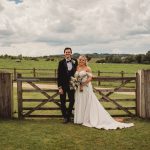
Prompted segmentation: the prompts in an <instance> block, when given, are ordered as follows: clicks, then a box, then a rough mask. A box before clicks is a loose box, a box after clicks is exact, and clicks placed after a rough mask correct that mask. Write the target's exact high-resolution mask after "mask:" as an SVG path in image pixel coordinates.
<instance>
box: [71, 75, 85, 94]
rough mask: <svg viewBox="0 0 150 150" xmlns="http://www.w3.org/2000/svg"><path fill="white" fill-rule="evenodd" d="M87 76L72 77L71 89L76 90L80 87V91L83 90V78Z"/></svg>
mask: <svg viewBox="0 0 150 150" xmlns="http://www.w3.org/2000/svg"><path fill="white" fill-rule="evenodd" d="M84 77H86V75H85V76H83V77H80V76H78V77H71V80H70V89H71V90H76V89H77V88H78V87H79V88H80V92H82V91H83V79H84Z"/></svg>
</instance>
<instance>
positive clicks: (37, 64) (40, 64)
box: [0, 58, 150, 73]
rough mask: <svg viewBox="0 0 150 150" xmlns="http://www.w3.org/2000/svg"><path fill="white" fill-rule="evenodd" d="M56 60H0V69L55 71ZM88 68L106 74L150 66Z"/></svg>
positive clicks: (129, 65)
mask: <svg viewBox="0 0 150 150" xmlns="http://www.w3.org/2000/svg"><path fill="white" fill-rule="evenodd" d="M57 66H58V60H55V61H45V60H44V59H40V60H39V61H34V60H22V61H21V62H20V63H18V62H15V60H11V59H2V58H0V68H14V67H15V68H18V69H32V68H39V69H57ZM89 66H90V67H91V68H92V70H93V71H95V72H96V71H98V70H100V71H106V72H120V71H125V72H127V73H135V72H137V70H139V69H150V65H146V64H97V63H94V62H89Z"/></svg>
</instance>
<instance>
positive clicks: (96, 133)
mask: <svg viewBox="0 0 150 150" xmlns="http://www.w3.org/2000/svg"><path fill="white" fill-rule="evenodd" d="M57 65H58V61H57V60H56V61H54V62H51V61H49V62H48V61H45V60H43V59H41V60H40V61H31V60H30V61H27V60H23V61H22V62H21V63H16V62H15V60H10V59H0V68H14V67H16V68H20V69H21V68H43V69H56V68H57ZM89 66H91V68H92V70H93V71H98V70H101V71H106V72H109V71H110V72H120V71H125V72H128V73H136V72H137V70H139V69H150V65H141V64H140V65H139V64H96V63H90V62H89ZM120 96H121V97H124V98H126V95H120ZM24 97H26V98H27V97H31V98H32V97H34V98H42V96H41V95H39V94H35V93H32V94H29V95H28V94H24ZM113 97H118V96H117V95H116V94H115V95H113ZM129 97H131V98H134V96H132V95H131V96H129ZM128 104H129V103H126V105H128ZM25 105H27V104H25ZM32 105H35V104H33V103H32V104H30V106H32ZM104 105H107V104H105V103H104ZM130 105H133V106H134V103H133V102H131V104H130ZM15 111H16V112H17V111H18V110H17V93H16V88H14V112H15ZM53 113H60V111H57V112H55V111H54V112H53ZM118 113H119V112H118ZM14 116H15V117H16V116H17V114H14ZM125 122H133V123H134V124H135V126H134V127H131V128H127V129H121V130H119V129H117V130H108V131H106V130H98V129H95V128H88V127H84V126H81V125H74V124H73V123H69V124H63V123H62V119H52V118H47V119H25V120H18V119H17V118H15V119H12V120H0V150H55V149H56V150H57V149H58V150H59V149H69V150H149V149H150V120H143V119H139V118H129V119H127V118H126V119H125Z"/></svg>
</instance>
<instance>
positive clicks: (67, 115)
mask: <svg viewBox="0 0 150 150" xmlns="http://www.w3.org/2000/svg"><path fill="white" fill-rule="evenodd" d="M63 91H64V93H63V94H60V102H61V112H62V115H63V117H64V118H67V119H70V117H71V115H72V110H73V105H74V101H75V100H74V93H75V91H74V90H70V89H69V88H67V89H63ZM66 95H68V99H69V106H68V108H67V107H66Z"/></svg>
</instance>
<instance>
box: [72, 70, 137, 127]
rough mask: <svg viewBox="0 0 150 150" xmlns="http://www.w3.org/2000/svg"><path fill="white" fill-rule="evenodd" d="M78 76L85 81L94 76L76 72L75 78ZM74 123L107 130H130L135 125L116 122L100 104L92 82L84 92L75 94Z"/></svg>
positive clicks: (84, 72) (78, 91)
mask: <svg viewBox="0 0 150 150" xmlns="http://www.w3.org/2000/svg"><path fill="white" fill-rule="evenodd" d="M86 75H87V76H86ZM77 76H79V77H81V78H82V77H84V78H83V80H86V79H87V77H88V76H92V73H89V72H86V71H80V72H78V71H76V73H75V77H77ZM74 123H76V124H82V125H84V126H87V127H95V128H98V129H106V130H108V129H117V128H128V127H131V126H133V125H134V124H133V123H121V122H117V121H116V120H114V119H113V118H112V117H111V116H110V114H109V113H108V112H107V111H106V110H105V109H104V107H103V106H102V105H101V104H100V102H99V100H98V98H97V97H96V95H95V94H94V92H93V88H92V84H91V82H90V83H88V85H87V86H83V92H80V89H79V88H77V90H76V92H75V110H74Z"/></svg>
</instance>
